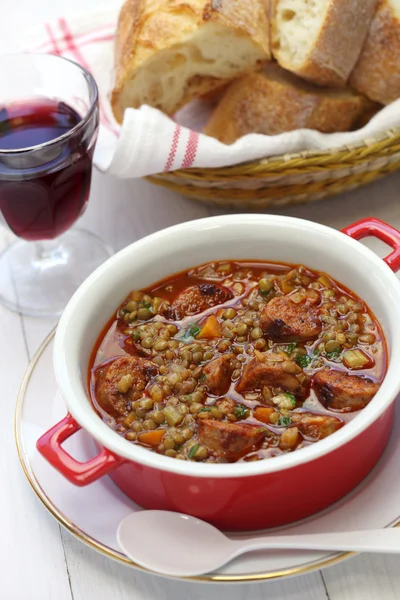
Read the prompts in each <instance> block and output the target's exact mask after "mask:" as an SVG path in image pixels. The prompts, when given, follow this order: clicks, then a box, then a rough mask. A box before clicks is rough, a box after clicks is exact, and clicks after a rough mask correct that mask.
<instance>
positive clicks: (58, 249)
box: [33, 238, 68, 268]
mask: <svg viewBox="0 0 400 600" xmlns="http://www.w3.org/2000/svg"><path fill="white" fill-rule="evenodd" d="M33 244H34V248H35V259H34V262H35V266H36V267H41V268H48V267H52V266H54V265H57V264H66V262H67V260H68V253H67V252H65V251H64V250H63V247H62V244H61V243H60V240H59V238H57V239H55V240H41V241H37V242H33Z"/></svg>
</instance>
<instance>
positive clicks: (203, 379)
mask: <svg viewBox="0 0 400 600" xmlns="http://www.w3.org/2000/svg"><path fill="white" fill-rule="evenodd" d="M206 379H207V375H206V374H205V373H202V374H201V375H200V381H205V380H206Z"/></svg>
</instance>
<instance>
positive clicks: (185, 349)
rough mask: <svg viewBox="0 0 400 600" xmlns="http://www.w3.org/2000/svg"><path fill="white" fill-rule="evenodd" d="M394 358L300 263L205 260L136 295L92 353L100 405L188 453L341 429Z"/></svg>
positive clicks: (373, 325) (355, 301)
mask: <svg viewBox="0 0 400 600" xmlns="http://www.w3.org/2000/svg"><path fill="white" fill-rule="evenodd" d="M386 368H387V348H386V343H385V339H384V336H383V333H382V330H381V328H380V326H379V323H378V322H377V320H376V318H375V317H374V315H373V314H372V312H371V311H370V310H369V308H368V307H367V306H366V304H365V303H364V302H363V301H362V300H361V299H359V298H358V297H357V296H356V295H355V294H354V293H353V292H351V291H350V290H349V289H347V288H346V287H344V286H343V285H341V284H339V283H338V282H336V281H334V280H333V279H332V278H331V277H329V275H326V274H324V273H317V272H314V271H311V270H310V269H308V268H306V267H304V266H301V265H287V264H276V263H269V262H259V261H246V262H241V261H221V262H218V263H208V264H206V265H201V266H200V267H196V268H194V269H191V270H188V271H187V272H184V273H179V274H176V275H174V276H172V277H169V278H167V279H165V280H163V281H161V282H158V283H156V284H154V285H153V286H150V287H149V288H147V289H145V290H142V291H135V292H132V294H130V295H129V297H128V298H127V299H126V300H125V301H124V303H123V304H122V305H121V306H120V307H119V308H118V310H117V311H116V313H115V314H114V315H113V316H112V318H111V319H110V321H109V322H108V323H107V325H106V326H105V327H104V329H103V331H102V332H101V334H100V336H99V339H98V341H97V343H96V345H95V347H94V349H93V352H92V355H91V359H90V364H89V375H88V377H89V388H90V394H91V399H92V402H93V405H94V408H95V410H96V411H97V412H98V414H99V415H100V416H101V417H102V418H103V419H104V420H105V422H106V423H107V424H108V425H109V426H110V427H112V428H113V429H114V430H115V431H116V432H117V433H118V434H119V435H121V436H122V437H125V438H126V439H127V440H128V441H129V442H131V443H134V444H141V445H143V446H145V447H147V448H149V449H150V450H152V451H155V452H159V453H161V454H164V455H166V456H170V457H172V458H179V459H181V460H195V461H205V462H216V463H217V462H235V461H238V460H239V461H253V460H261V459H265V458H270V457H273V456H277V455H281V454H285V453H287V452H293V451H296V450H299V449H301V448H303V447H305V446H308V445H310V444H312V443H316V442H318V440H320V439H323V438H324V437H327V436H328V435H331V434H334V433H335V431H337V430H339V429H340V428H341V427H343V426H344V425H345V423H346V421H348V420H349V419H350V418H352V417H354V416H355V415H357V414H358V412H359V411H360V410H362V408H363V407H364V406H366V405H367V404H368V403H369V402H370V401H371V400H372V399H373V396H374V395H375V393H376V391H377V390H378V388H379V385H380V383H381V382H382V380H383V378H384V376H385V373H386Z"/></svg>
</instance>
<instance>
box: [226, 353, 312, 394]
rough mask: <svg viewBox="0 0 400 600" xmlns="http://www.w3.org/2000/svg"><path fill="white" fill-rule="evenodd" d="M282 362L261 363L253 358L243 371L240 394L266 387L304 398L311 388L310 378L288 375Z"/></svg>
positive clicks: (266, 361) (239, 386) (238, 386)
mask: <svg viewBox="0 0 400 600" xmlns="http://www.w3.org/2000/svg"><path fill="white" fill-rule="evenodd" d="M282 364H283V363H282V362H275V361H270V360H264V361H260V360H258V358H253V359H252V360H251V361H250V362H249V363H248V364H247V365H246V366H245V368H244V369H243V373H242V376H241V378H240V380H239V383H238V385H237V386H236V390H237V391H238V392H239V393H242V392H250V391H254V390H262V388H263V387H264V386H266V385H269V386H271V387H275V388H282V389H283V390H286V391H287V392H291V393H292V394H296V395H299V396H304V395H305V394H306V393H307V391H308V387H309V378H308V377H307V376H306V375H305V374H304V373H301V375H300V376H297V375H293V374H292V373H286V372H285V371H284V370H283V367H282Z"/></svg>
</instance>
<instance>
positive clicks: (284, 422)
mask: <svg viewBox="0 0 400 600" xmlns="http://www.w3.org/2000/svg"><path fill="white" fill-rule="evenodd" d="M291 422H292V421H291V419H290V417H279V421H278V423H277V425H278V427H289V425H290V423H291Z"/></svg>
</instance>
